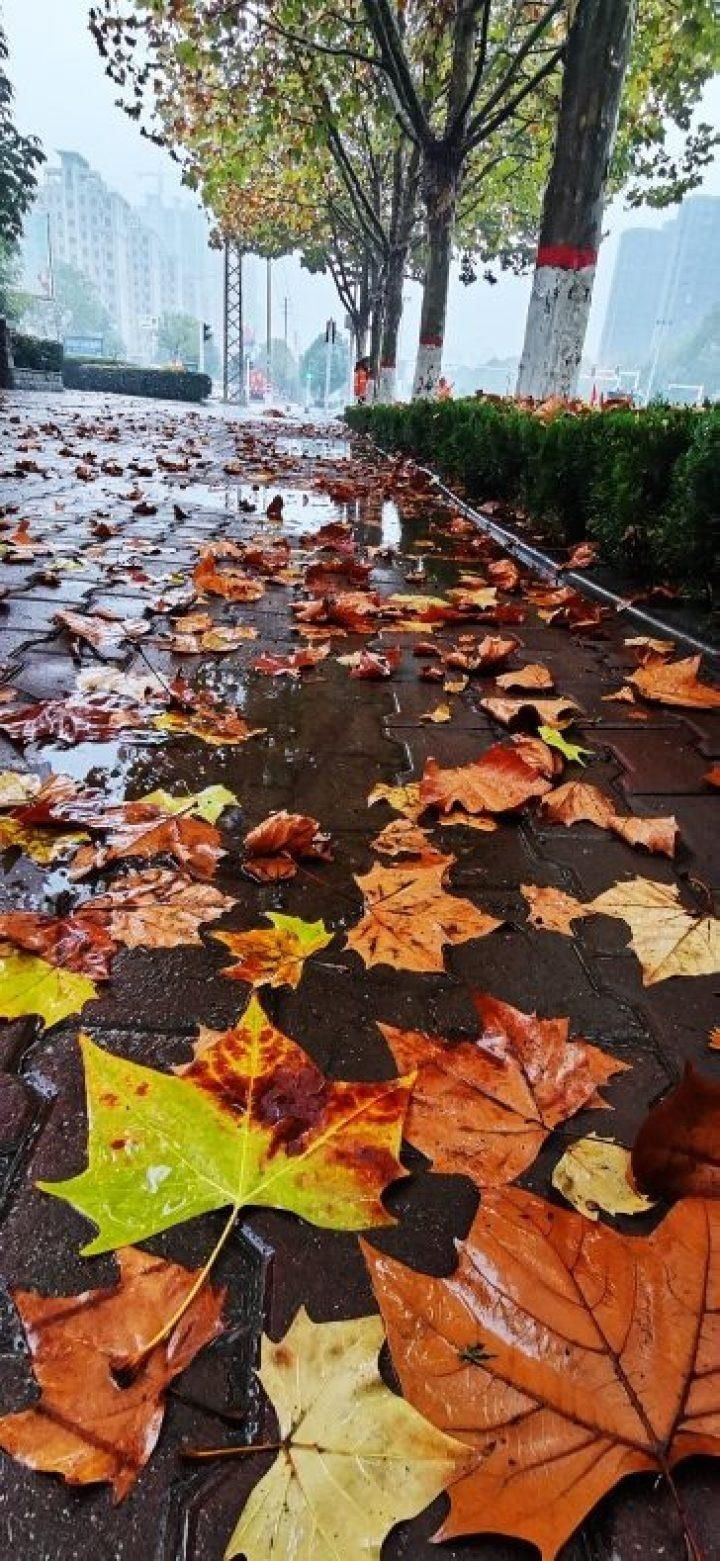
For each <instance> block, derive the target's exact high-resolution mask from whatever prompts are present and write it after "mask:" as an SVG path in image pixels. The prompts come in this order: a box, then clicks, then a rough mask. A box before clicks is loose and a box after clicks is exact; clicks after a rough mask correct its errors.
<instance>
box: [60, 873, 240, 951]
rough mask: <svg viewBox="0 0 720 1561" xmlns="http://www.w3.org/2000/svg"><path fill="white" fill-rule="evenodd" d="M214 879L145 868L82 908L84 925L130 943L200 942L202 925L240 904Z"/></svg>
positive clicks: (169, 944) (157, 945)
mask: <svg viewBox="0 0 720 1561" xmlns="http://www.w3.org/2000/svg"><path fill="white" fill-rule="evenodd" d="M234 903H235V902H234V900H233V899H231V897H230V895H228V894H221V892H220V890H219V889H214V888H213V887H212V886H211V885H210V884H208V883H196V882H195V881H194V880H193V879H192V878H188V877H186V875H185V874H184V873H175V872H171V871H170V870H168V869H167V868H160V867H156V868H144V869H143V870H142V871H140V872H131V873H127V874H126V876H125V877H124V878H119V879H117V880H116V882H115V883H114V884H113V886H112V888H111V889H110V890H109V891H108V893H107V894H96V895H94V896H93V898H92V899H91V900H87V901H86V902H85V904H84V905H83V906H81V908H80V910H79V911H78V913H77V919H78V920H79V921H80V922H81V923H82V925H83V927H86V926H92V925H97V926H100V927H104V928H106V930H107V932H108V934H109V936H110V938H111V939H113V940H114V941H115V942H116V943H122V944H123V945H124V947H125V948H128V949H135V948H149V949H174V948H177V946H178V945H179V944H181V943H199V942H200V938H199V936H198V929H199V928H200V927H201V926H203V924H204V923H205V922H212V921H217V920H218V918H219V917H220V916H224V915H225V912H226V911H229V910H230V909H231V907H232V906H233V905H234Z"/></svg>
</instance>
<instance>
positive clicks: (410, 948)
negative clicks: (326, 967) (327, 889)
mask: <svg viewBox="0 0 720 1561" xmlns="http://www.w3.org/2000/svg"><path fill="white" fill-rule="evenodd" d="M454 860H455V858H454V857H452V856H448V857H439V858H437V857H435V858H434V859H433V860H432V862H424V861H422V860H418V861H412V862H409V863H407V865H404V866H401V867H386V866H385V865H381V864H380V863H379V862H376V863H375V865H374V866H373V867H372V868H371V869H370V872H369V873H365V875H364V876H363V877H357V876H356V878H355V882H356V884H357V885H358V887H359V888H360V889H361V890H362V893H363V897H364V901H365V906H364V915H363V917H362V920H361V921H360V922H358V924H357V926H356V927H351V928H350V931H349V932H348V934H347V939H346V946H347V947H348V948H349V949H352V950H354V952H355V953H356V954H359V956H360V958H361V959H362V961H363V963H364V964H365V965H366V966H368V967H370V966H371V965H392V966H393V967H394V968H395V969H400V970H443V969H444V965H443V948H444V945H445V944H446V943H453V944H454V943H465V942H467V941H468V939H469V938H484V937H486V935H487V934H488V933H489V932H494V931H495V928H496V927H499V926H501V925H502V923H501V922H499V921H498V920H497V919H496V918H495V917H494V916H488V915H486V914H485V912H483V911H479V910H477V908H476V907H475V906H474V905H472V904H471V902H470V901H469V900H462V899H460V898H459V897H458V896H457V895H454V894H448V893H446V891H445V888H444V882H445V878H446V875H447V873H448V872H449V870H450V868H451V867H452V864H453V862H454Z"/></svg>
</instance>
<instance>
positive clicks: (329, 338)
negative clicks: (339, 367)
mask: <svg viewBox="0 0 720 1561" xmlns="http://www.w3.org/2000/svg"><path fill="white" fill-rule="evenodd" d="M336 331H337V327H336V325H335V321H334V320H328V322H327V325H326V326H325V346H326V349H327V350H326V353H325V395H324V397H323V406H324V408H325V411H326V412H327V409H328V402H329V400H330V378H331V373H332V360H333V347H334V345H335V335H336Z"/></svg>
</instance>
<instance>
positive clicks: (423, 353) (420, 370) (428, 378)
mask: <svg viewBox="0 0 720 1561" xmlns="http://www.w3.org/2000/svg"><path fill="white" fill-rule="evenodd" d="M442 355H443V350H442V343H436V342H425V341H421V342H420V343H419V346H418V350H417V359H416V362H415V379H414V382H413V401H432V400H434V398H435V396H436V395H437V387H438V380H439V379H440V374H441V372H442Z"/></svg>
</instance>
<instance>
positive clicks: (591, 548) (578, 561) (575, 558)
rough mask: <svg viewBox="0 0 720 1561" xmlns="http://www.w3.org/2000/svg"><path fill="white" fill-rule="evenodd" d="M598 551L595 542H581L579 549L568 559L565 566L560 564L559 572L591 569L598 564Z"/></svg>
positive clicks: (576, 548)
mask: <svg viewBox="0 0 720 1561" xmlns="http://www.w3.org/2000/svg"><path fill="white" fill-rule="evenodd" d="M597 556H598V550H597V546H596V544H595V543H594V542H579V543H578V545H577V547H575V548H573V550H572V552H571V553H570V554H569V556H568V558H566V560H565V563H564V564H558V571H560V570H562V569H590V568H591V567H592V565H593V564H596V563H597Z"/></svg>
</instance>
